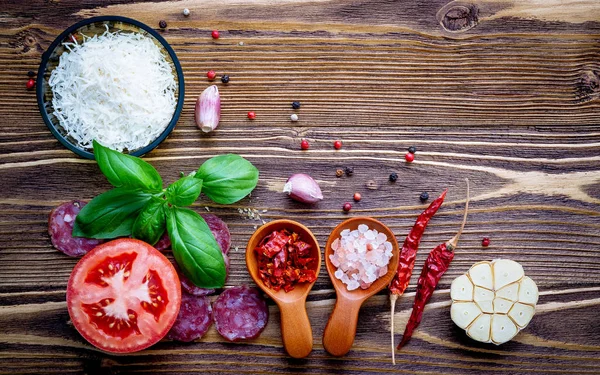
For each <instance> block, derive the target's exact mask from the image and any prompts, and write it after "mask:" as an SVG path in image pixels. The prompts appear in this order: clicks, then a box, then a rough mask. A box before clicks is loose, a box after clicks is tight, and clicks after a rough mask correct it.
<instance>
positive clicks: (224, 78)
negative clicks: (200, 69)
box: [221, 74, 229, 83]
mask: <svg viewBox="0 0 600 375" xmlns="http://www.w3.org/2000/svg"><path fill="white" fill-rule="evenodd" d="M221 82H223V83H229V76H228V75H227V74H225V75H223V76H222V77H221Z"/></svg>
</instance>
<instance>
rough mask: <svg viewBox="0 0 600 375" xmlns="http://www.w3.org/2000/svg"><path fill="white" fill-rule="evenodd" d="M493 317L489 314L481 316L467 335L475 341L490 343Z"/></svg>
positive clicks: (470, 327)
mask: <svg viewBox="0 0 600 375" xmlns="http://www.w3.org/2000/svg"><path fill="white" fill-rule="evenodd" d="M491 321H492V316H491V315H489V314H481V315H480V316H479V317H477V319H475V321H474V322H473V324H471V325H470V326H469V328H468V329H467V335H469V337H470V338H472V339H473V340H477V341H481V342H489V341H490V329H491Z"/></svg>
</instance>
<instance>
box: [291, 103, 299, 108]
mask: <svg viewBox="0 0 600 375" xmlns="http://www.w3.org/2000/svg"><path fill="white" fill-rule="evenodd" d="M292 108H294V109H298V108H300V102H292Z"/></svg>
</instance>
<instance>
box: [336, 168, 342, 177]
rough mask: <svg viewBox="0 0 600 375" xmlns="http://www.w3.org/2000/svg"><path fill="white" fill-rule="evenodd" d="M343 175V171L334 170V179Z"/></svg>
mask: <svg viewBox="0 0 600 375" xmlns="http://www.w3.org/2000/svg"><path fill="white" fill-rule="evenodd" d="M343 175H344V170H343V169H340V168H338V169H336V170H335V176H336V177H342V176H343Z"/></svg>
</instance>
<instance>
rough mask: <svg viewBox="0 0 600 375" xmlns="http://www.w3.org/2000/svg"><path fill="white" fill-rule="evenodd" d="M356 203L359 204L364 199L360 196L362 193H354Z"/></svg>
mask: <svg viewBox="0 0 600 375" xmlns="http://www.w3.org/2000/svg"><path fill="white" fill-rule="evenodd" d="M353 198H354V201H356V202H358V201H360V200H361V199H362V197H361V196H360V193H354V197H353Z"/></svg>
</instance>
